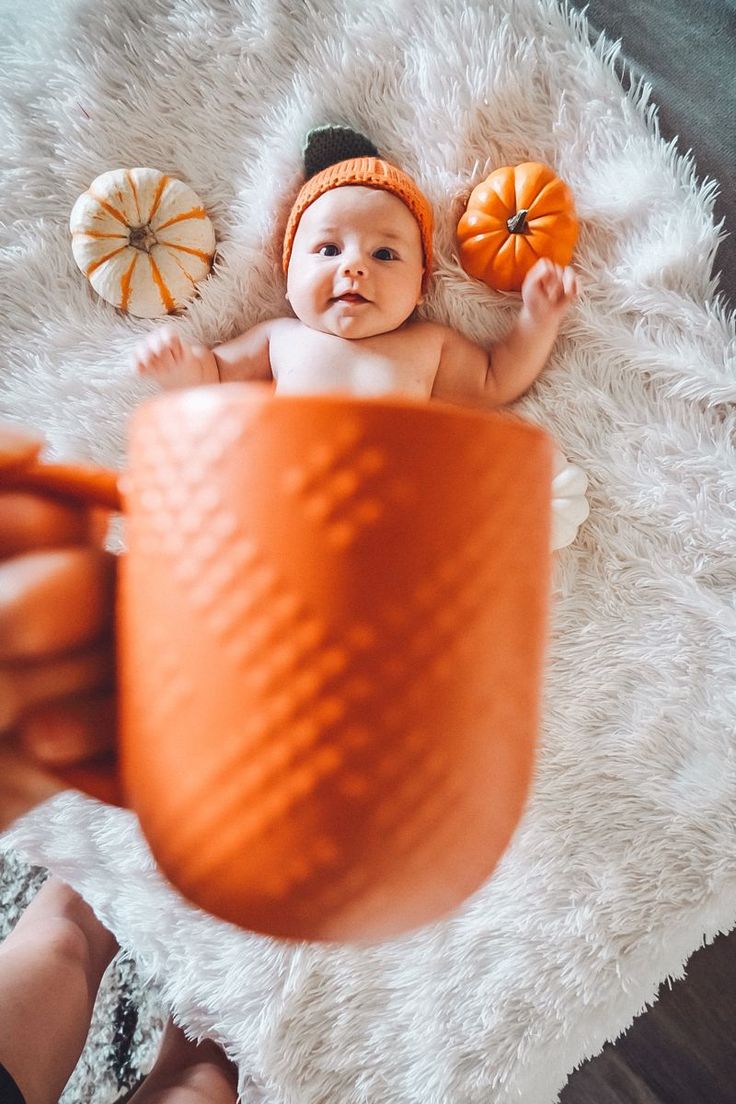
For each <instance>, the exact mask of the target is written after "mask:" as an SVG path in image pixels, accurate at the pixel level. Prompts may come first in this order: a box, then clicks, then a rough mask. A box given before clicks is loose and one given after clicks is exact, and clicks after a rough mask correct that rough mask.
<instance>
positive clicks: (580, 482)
mask: <svg viewBox="0 0 736 1104" xmlns="http://www.w3.org/2000/svg"><path fill="white" fill-rule="evenodd" d="M587 487H588V477H587V475H586V474H585V472H584V471H583V469H582V468H579V467H577V465H576V464H571V463H569V461H568V460H567V459H566V458H565V456H564V455H563V453H562V452H561V451H560V450H559V449H558V448H555V452H554V464H553V468H552V551H553V552H554V551H555V549H557V548H566V547H567V545H568V544H572V542H573V541H574V540H575V537H576V535H577V531H578V529H579V528H580V526H581V525H582V524H583V522H584V521H585V519H586V518H587V516H588V514H589V513H590V506H589V504H588V500H587V498H586V497H585V492H586V490H587Z"/></svg>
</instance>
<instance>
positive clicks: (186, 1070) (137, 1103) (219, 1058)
mask: <svg viewBox="0 0 736 1104" xmlns="http://www.w3.org/2000/svg"><path fill="white" fill-rule="evenodd" d="M237 1083H238V1075H237V1070H236V1069H235V1066H234V1065H233V1064H232V1062H229V1061H228V1059H227V1058H226V1057H225V1054H224V1053H223V1051H222V1050H221V1048H220V1047H218V1046H217V1045H216V1043H213V1042H212V1041H211V1040H210V1039H205V1040H204V1042H201V1043H193V1042H190V1040H189V1039H187V1037H186V1035H185V1034H184V1032H183V1031H182V1030H181V1028H180V1027H177V1026H176V1024H175V1023H174V1022H173V1020H171V1019H170V1020H169V1021H168V1022H167V1024H166V1026H165V1028H164V1033H163V1037H162V1039H161V1046H160V1048H159V1052H158V1055H157V1057H156V1061H155V1063H154V1065H153V1068H152V1069H151V1072H150V1073H149V1074H148V1077H147V1078H146V1079H145V1081H144V1082H143V1083H142V1085H141V1086H140V1087H139V1088H138V1090H137V1091H136V1092H134V1093H133V1095H132V1097H131V1098H130V1102H129V1104H235V1101H236V1100H237Z"/></svg>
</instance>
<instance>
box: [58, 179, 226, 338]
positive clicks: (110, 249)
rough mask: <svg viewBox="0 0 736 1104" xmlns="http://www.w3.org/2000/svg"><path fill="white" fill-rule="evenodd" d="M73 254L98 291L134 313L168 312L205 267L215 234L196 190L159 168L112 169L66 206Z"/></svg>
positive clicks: (188, 293) (181, 302) (183, 299)
mask: <svg viewBox="0 0 736 1104" xmlns="http://www.w3.org/2000/svg"><path fill="white" fill-rule="evenodd" d="M69 228H70V230H71V232H72V252H73V253H74V260H75V261H76V262H77V264H78V265H79V268H80V269H81V270H82V272H83V273H84V275H85V276H86V277H87V279H88V280H89V282H90V283H91V285H92V287H93V288H94V289H95V291H96V292H97V294H98V295H100V296H101V297H102V298H103V299H105V300H106V301H107V302H108V303H112V304H113V306H116V307H119V308H120V310H124V311H129V312H130V314H135V315H138V316H139V317H141V318H158V317H159V316H160V315H163V314H170V313H171V312H172V311H175V310H177V308H179V307H182V306H184V304H185V303H186V302H187V301H188V300H189V299H192V298H193V297H194V296H195V295H196V293H197V289H196V284H197V281H198V280H202V279H203V278H204V277H205V276H206V275H207V273H208V272H209V271H210V268H211V266H212V258H213V256H214V252H215V232H214V229H213V227H212V223H211V222H210V220H209V218H208V217H207V214H206V213H205V210H204V207H203V206H202V203H201V201H200V199H199V197H198V196H197V194H196V193H195V192H193V191H192V189H191V188H190V187H188V186H187V185H186V184H183V183H182V181H181V180H177V179H176V178H175V177H173V176H168V175H167V174H166V173H162V172H159V171H158V169H144V168H136V169H111V170H110V171H109V172H105V173H102V175H101V176H98V177H97V178H96V179H95V180H93V181H92V183H91V184H90V186H89V189H88V190H87V191H86V192H84V193H83V194H82V195H81V196H80V197H79V199H78V200H77V202H76V203H75V204H74V207H73V208H72V213H71V218H70V220H69Z"/></svg>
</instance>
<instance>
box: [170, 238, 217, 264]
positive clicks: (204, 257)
mask: <svg viewBox="0 0 736 1104" xmlns="http://www.w3.org/2000/svg"><path fill="white" fill-rule="evenodd" d="M162 245H163V247H164V248H165V249H179V250H181V252H182V253H190V254H191V255H192V256H193V257H199V259H200V260H201V261H207V262H209V261H211V260H212V254H211V253H205V252H204V251H203V250H202V249H190V248H189V246H187V245H176V244H175V243H174V242H162Z"/></svg>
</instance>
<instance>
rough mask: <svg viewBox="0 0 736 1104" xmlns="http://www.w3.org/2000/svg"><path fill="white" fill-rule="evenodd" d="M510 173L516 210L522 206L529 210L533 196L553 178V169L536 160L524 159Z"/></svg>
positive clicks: (532, 203)
mask: <svg viewBox="0 0 736 1104" xmlns="http://www.w3.org/2000/svg"><path fill="white" fill-rule="evenodd" d="M512 173H513V178H514V183H515V191H514V201H515V203H516V210H519V209H520V208H522V207H525V208H526V209H527V210H531V208H532V207H533V205H534V201H535V198H536V197H537V196H538V195H539V193H540V192H543V191H544V189H545V188H546V187H547V185H548V184H549V183H550V182H551V181H552V180H554V179H555V174H554V171H553V170H552V169H550V167H549V166H548V165H541V164H539V163H538V162H536V161H524V162H523V164H521V165H517V166H516V169H515V170H514V169H512Z"/></svg>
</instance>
